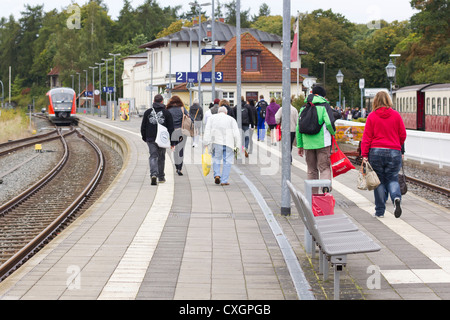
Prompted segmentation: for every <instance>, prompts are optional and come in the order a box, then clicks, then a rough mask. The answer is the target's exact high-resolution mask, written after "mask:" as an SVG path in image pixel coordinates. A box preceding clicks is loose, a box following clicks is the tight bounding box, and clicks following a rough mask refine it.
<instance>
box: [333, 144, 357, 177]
mask: <svg viewBox="0 0 450 320" xmlns="http://www.w3.org/2000/svg"><path fill="white" fill-rule="evenodd" d="M331 140H332V142H331V143H332V148H331V156H330V161H331V168H332V170H333V177H337V176H338V175H340V174H343V173H346V172H347V171H349V170H351V169H355V167H354V166H353V165H352V163H351V162H350V160H348V158H347V157H346V156H345V154H344V153H343V152H342V151H341V149H339V146H338V144H337V142H336V139H335V138H334V136H331Z"/></svg>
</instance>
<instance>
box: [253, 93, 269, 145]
mask: <svg viewBox="0 0 450 320" xmlns="http://www.w3.org/2000/svg"><path fill="white" fill-rule="evenodd" d="M259 99H260V100H259V101H258V104H257V105H256V111H257V118H258V123H257V130H258V132H257V137H258V141H262V142H264V138H265V137H266V125H265V123H266V112H267V106H268V104H267V102H266V101H265V100H264V96H263V95H260V96H259Z"/></svg>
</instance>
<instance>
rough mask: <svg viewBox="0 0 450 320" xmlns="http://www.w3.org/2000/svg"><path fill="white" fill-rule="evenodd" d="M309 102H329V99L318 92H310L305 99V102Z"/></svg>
mask: <svg viewBox="0 0 450 320" xmlns="http://www.w3.org/2000/svg"><path fill="white" fill-rule="evenodd" d="M308 102H312V103H313V104H321V103H328V100H327V99H325V98H324V97H322V96H319V95H317V94H310V95H309V96H308V97H307V98H306V99H305V103H308Z"/></svg>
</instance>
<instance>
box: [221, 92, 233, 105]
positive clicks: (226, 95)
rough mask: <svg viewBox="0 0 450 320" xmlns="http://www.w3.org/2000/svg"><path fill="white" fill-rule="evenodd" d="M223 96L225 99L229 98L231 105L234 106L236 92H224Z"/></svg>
mask: <svg viewBox="0 0 450 320" xmlns="http://www.w3.org/2000/svg"><path fill="white" fill-rule="evenodd" d="M223 98H224V99H225V100H228V102H229V103H230V107H232V106H234V105H235V103H234V92H224V93H223Z"/></svg>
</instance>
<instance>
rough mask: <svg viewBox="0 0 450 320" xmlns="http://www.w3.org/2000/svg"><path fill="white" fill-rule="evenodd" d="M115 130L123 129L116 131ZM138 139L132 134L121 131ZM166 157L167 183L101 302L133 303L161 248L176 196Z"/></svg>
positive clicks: (159, 191)
mask: <svg viewBox="0 0 450 320" xmlns="http://www.w3.org/2000/svg"><path fill="white" fill-rule="evenodd" d="M114 128H115V129H121V128H117V127H114ZM121 130H124V131H127V132H129V133H132V134H135V135H138V136H139V137H140V134H137V133H135V132H132V131H130V130H126V129H121ZM169 158H170V157H168V156H166V165H165V174H166V182H165V183H162V184H158V187H157V188H158V190H157V191H156V195H155V200H154V202H153V204H152V206H151V208H150V210H149V212H148V213H147V215H146V217H145V219H144V221H143V223H142V225H141V226H140V228H139V230H138V232H137V233H136V235H135V237H134V238H133V241H132V243H131V244H130V246H129V247H128V249H127V251H126V252H125V254H124V256H123V258H122V260H121V261H120V263H119V265H118V266H117V268H116V269H115V270H114V273H113V274H112V275H111V277H110V279H109V280H108V282H107V284H106V285H105V287H104V288H103V290H102V292H101V294H100V296H99V298H98V299H99V300H113V299H120V300H134V299H136V296H137V294H138V292H139V288H140V286H141V283H142V281H143V279H144V277H145V274H146V272H147V269H148V266H149V264H150V261H151V260H152V257H153V254H154V252H155V250H156V247H157V245H158V242H159V239H160V237H161V234H162V231H163V229H164V225H165V224H166V221H167V218H168V216H169V212H170V209H171V207H172V201H173V196H174V176H173V164H172V162H171V161H169Z"/></svg>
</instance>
